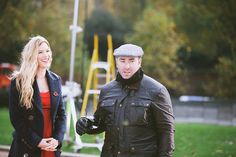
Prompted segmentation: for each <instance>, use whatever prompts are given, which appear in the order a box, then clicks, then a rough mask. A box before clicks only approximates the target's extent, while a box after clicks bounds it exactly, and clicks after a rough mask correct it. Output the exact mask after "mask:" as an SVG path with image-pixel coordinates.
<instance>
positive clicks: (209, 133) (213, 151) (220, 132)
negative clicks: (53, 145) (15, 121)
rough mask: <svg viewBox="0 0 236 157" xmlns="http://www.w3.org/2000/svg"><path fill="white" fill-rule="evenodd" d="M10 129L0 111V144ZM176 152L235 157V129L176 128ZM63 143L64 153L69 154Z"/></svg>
mask: <svg viewBox="0 0 236 157" xmlns="http://www.w3.org/2000/svg"><path fill="white" fill-rule="evenodd" d="M12 130H13V129H12V127H11V124H10V121H9V116H8V110H7V109H1V108H0V133H1V135H0V144H4V145H9V144H10V143H11V139H12V137H11V132H12ZM94 138H95V137H91V136H88V135H84V136H82V140H84V141H87V142H92V141H94V140H95V139H94ZM175 145H176V150H175V152H174V157H236V127H232V126H219V125H206V124H186V123H185V124H176V133H175ZM71 146H72V145H71V144H70V143H67V142H65V143H64V146H63V150H65V151H72V150H73V149H72V147H71ZM81 152H82V153H88V152H89V153H93V154H98V153H99V151H98V150H97V149H95V148H94V149H82V150H81Z"/></svg>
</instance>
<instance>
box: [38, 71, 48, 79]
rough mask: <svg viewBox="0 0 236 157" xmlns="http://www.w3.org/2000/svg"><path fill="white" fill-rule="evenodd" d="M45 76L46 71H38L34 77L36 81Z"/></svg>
mask: <svg viewBox="0 0 236 157" xmlns="http://www.w3.org/2000/svg"><path fill="white" fill-rule="evenodd" d="M45 76H46V69H38V71H37V74H36V77H37V79H43V78H45Z"/></svg>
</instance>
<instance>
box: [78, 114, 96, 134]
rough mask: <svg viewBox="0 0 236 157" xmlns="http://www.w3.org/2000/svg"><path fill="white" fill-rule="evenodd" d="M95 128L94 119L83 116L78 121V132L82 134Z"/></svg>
mask: <svg viewBox="0 0 236 157" xmlns="http://www.w3.org/2000/svg"><path fill="white" fill-rule="evenodd" d="M92 128H93V120H91V119H88V118H86V117H81V118H80V119H79V120H78V121H77V122H76V132H77V133H78V134H79V135H80V136H81V135H83V134H85V133H86V132H87V131H89V130H90V129H92Z"/></svg>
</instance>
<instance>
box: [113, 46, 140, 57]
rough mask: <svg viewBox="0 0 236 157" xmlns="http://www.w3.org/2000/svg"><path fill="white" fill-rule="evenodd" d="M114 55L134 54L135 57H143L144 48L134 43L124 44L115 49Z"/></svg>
mask: <svg viewBox="0 0 236 157" xmlns="http://www.w3.org/2000/svg"><path fill="white" fill-rule="evenodd" d="M114 56H115V57H117V56H133V57H142V56H143V49H142V48H141V47H139V46H137V45H134V44H124V45H121V46H120V47H118V48H117V49H115V51H114Z"/></svg>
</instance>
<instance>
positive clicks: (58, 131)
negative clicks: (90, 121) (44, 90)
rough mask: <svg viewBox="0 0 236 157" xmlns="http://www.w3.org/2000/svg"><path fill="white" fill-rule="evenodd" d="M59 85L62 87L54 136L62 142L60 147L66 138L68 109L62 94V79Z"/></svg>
mask: <svg viewBox="0 0 236 157" xmlns="http://www.w3.org/2000/svg"><path fill="white" fill-rule="evenodd" d="M58 86H59V88H60V94H59V96H60V100H59V105H58V109H57V114H56V118H55V122H54V123H55V124H54V127H55V128H54V133H53V138H55V139H57V140H58V141H59V143H60V145H59V147H60V146H61V143H62V141H63V139H64V134H65V131H66V111H65V105H64V102H63V98H62V94H61V80H60V81H59V83H58Z"/></svg>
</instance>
